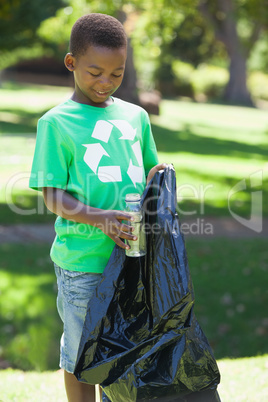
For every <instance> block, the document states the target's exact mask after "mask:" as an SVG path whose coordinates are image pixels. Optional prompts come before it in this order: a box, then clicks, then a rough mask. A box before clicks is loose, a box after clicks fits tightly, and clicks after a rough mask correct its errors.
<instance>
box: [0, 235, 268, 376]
mask: <svg viewBox="0 0 268 402" xmlns="http://www.w3.org/2000/svg"><path fill="white" fill-rule="evenodd" d="M186 248H187V253H188V259H189V265H190V271H191V274H192V279H193V283H194V288H195V295H196V303H195V313H196V316H197V319H198V320H199V322H200V324H201V326H202V328H203V330H204V332H205V334H206V335H207V337H208V339H209V341H210V343H211V345H212V347H213V349H214V353H215V356H216V358H217V359H222V358H227V357H235V358H238V357H248V356H256V355H262V354H265V353H268V345H267V335H268V314H267V304H268V290H267V281H265V280H264V278H266V277H267V272H268V250H267V241H266V239H255V240H253V239H251V240H243V239H240V240H238V239H237V240H228V239H211V240H209V241H204V240H203V239H194V238H186ZM0 253H1V261H0V293H1V298H0V328H1V332H0V358H2V359H5V360H7V361H9V362H10V363H11V364H12V367H15V368H16V367H17V368H20V369H24V370H39V371H40V370H41V371H43V370H55V369H57V367H58V358H59V351H58V342H59V338H60V335H61V331H62V324H61V321H60V319H59V317H58V315H57V311H56V304H55V299H56V287H55V282H56V281H55V277H54V272H53V266H52V263H51V262H50V259H49V245H40V244H35V245H34V246H33V245H30V244H29V245H18V244H2V245H0Z"/></svg>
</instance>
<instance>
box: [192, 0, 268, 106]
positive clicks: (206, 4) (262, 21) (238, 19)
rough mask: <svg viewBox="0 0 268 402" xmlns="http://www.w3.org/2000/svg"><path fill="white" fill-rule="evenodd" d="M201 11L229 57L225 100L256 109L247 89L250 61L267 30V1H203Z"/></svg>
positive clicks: (201, 0)
mask: <svg viewBox="0 0 268 402" xmlns="http://www.w3.org/2000/svg"><path fill="white" fill-rule="evenodd" d="M199 10H200V12H201V13H202V15H203V16H204V18H205V19H206V20H207V22H208V23H209V24H210V26H211V27H212V29H213V31H214V35H215V38H216V39H217V40H219V41H220V42H222V43H223V44H224V46H225V48H226V51H227V54H228V56H229V60H230V64H229V73H230V77H229V82H228V84H227V87H226V90H225V94H224V98H225V100H226V101H228V102H231V103H238V104H244V105H252V104H253V102H252V99H251V96H250V93H249V91H248V88H247V59H248V57H249V55H250V52H251V50H252V48H253V46H254V45H255V43H256V41H257V40H258V38H259V35H260V33H261V32H262V31H264V30H266V29H267V26H268V2H267V0H200V2H199Z"/></svg>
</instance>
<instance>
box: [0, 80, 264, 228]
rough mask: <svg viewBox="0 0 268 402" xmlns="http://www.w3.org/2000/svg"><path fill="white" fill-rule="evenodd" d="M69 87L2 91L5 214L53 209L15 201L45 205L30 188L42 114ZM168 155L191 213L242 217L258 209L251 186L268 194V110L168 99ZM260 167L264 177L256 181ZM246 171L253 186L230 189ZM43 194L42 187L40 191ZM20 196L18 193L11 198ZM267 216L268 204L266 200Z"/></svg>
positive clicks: (12, 218)
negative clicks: (31, 170) (253, 181)
mask: <svg viewBox="0 0 268 402" xmlns="http://www.w3.org/2000/svg"><path fill="white" fill-rule="evenodd" d="M70 93H71V89H70V88H62V87H46V86H33V85H19V84H14V83H13V84H12V83H4V84H3V87H2V88H1V91H0V110H1V112H0V121H1V123H0V159H1V165H2V166H1V178H0V220H1V221H3V222H4V223H18V222H24V223H29V222H46V221H48V220H50V221H51V220H52V219H54V218H53V217H52V216H51V215H50V214H47V215H46V214H43V213H39V214H37V213H34V214H25V213H22V214H19V213H14V211H12V210H11V209H10V208H9V206H8V204H12V203H14V204H15V206H17V207H18V209H19V208H21V209H23V208H24V209H26V211H28V210H30V209H34V208H35V209H38V207H39V205H40V202H41V201H40V198H39V197H38V195H37V193H36V192H34V191H31V190H29V189H28V188H27V186H28V178H29V172H30V169H31V162H32V157H33V152H34V145H35V131H36V124H37V120H38V118H39V117H40V116H41V115H42V114H43V113H44V112H45V111H46V110H48V109H49V108H51V107H52V106H54V105H55V104H57V103H59V102H61V101H63V100H65V99H67V98H68V97H69V96H70ZM151 120H152V128H153V133H154V137H155V140H156V144H157V148H158V153H159V159H160V161H161V162H167V163H173V164H174V166H175V169H176V175H177V193H178V199H179V202H180V205H181V209H182V210H183V211H185V212H186V213H187V214H189V215H190V216H201V215H214V216H230V212H229V209H228V197H230V200H229V201H230V208H231V210H232V211H233V212H235V213H237V214H238V215H240V216H243V217H249V216H250V213H251V196H252V192H254V191H257V190H262V192H263V199H264V198H265V197H267V196H268V169H267V154H268V145H267V144H268V142H267V138H268V115H267V112H266V111H264V110H258V109H250V108H241V107H233V106H220V105H211V104H196V103H191V102H182V101H178V100H163V101H162V103H161V114H160V116H151ZM255 172H261V174H262V175H263V179H262V183H260V184H259V186H257V187H254V188H253V187H252V186H251V182H250V181H251V179H252V175H253V174H254V173H255ZM244 179H245V183H246V186H247V188H246V189H244V190H240V191H238V192H237V193H235V194H233V195H232V196H231V194H230V191H231V189H232V188H233V187H234V186H235V185H236V184H237V183H239V182H241V181H242V180H244ZM39 196H40V194H39ZM12 199H13V200H12ZM263 214H264V215H265V216H268V204H267V203H263Z"/></svg>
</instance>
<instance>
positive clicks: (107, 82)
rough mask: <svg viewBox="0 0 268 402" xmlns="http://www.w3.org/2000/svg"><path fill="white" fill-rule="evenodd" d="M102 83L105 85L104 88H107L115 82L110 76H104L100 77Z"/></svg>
mask: <svg viewBox="0 0 268 402" xmlns="http://www.w3.org/2000/svg"><path fill="white" fill-rule="evenodd" d="M100 84H101V85H102V86H103V88H106V89H108V88H111V87H112V86H113V83H112V81H111V80H110V78H105V77H102V78H101V79H100Z"/></svg>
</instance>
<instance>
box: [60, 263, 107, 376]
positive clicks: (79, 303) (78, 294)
mask: <svg viewBox="0 0 268 402" xmlns="http://www.w3.org/2000/svg"><path fill="white" fill-rule="evenodd" d="M55 273H56V277H57V285H58V296H57V308H58V312H59V315H60V318H61V319H62V321H63V334H62V337H61V343H60V367H61V368H62V369H64V370H66V371H68V372H69V373H73V372H74V369H75V363H76V358H77V353H78V348H79V343H80V338H81V335H82V330H83V325H84V320H85V316H86V312H87V305H88V302H89V300H90V299H91V297H92V296H93V293H94V290H95V289H96V287H97V285H98V283H99V280H100V278H101V274H97V273H87V272H77V271H67V270H65V269H62V268H60V267H59V266H58V265H56V264H55Z"/></svg>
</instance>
